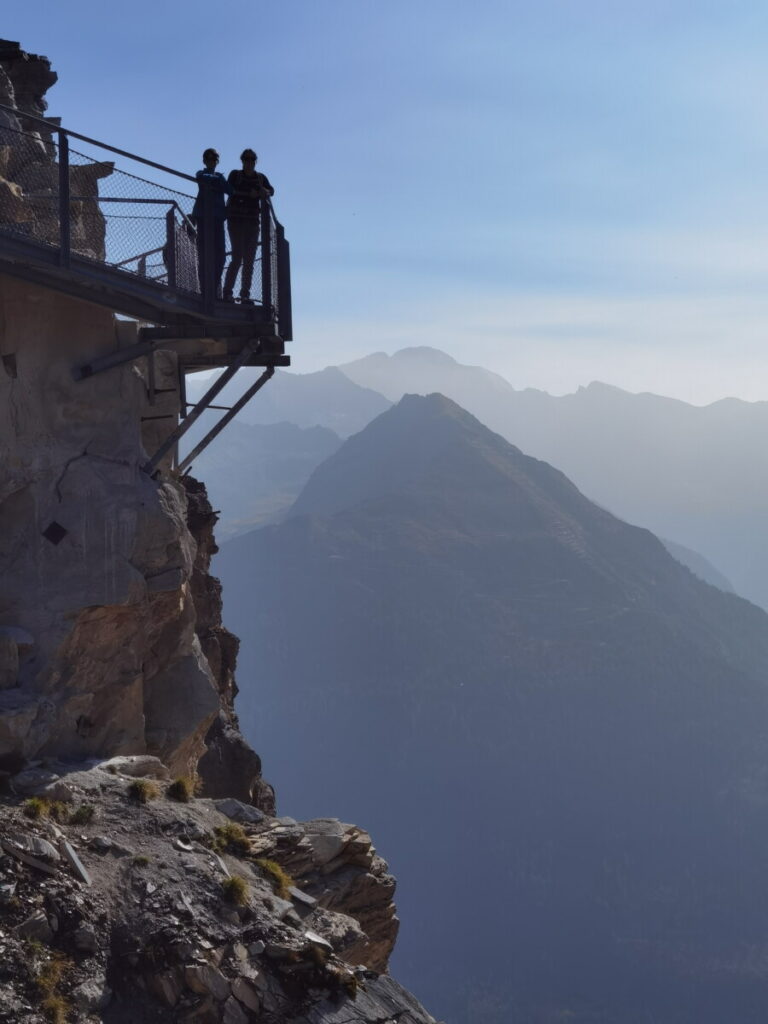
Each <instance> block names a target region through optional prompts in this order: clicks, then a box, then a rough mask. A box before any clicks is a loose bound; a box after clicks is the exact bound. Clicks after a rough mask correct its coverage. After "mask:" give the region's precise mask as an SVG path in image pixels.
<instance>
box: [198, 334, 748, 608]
mask: <svg viewBox="0 0 768 1024" xmlns="http://www.w3.org/2000/svg"><path fill="white" fill-rule="evenodd" d="M248 372H251V371H248ZM203 386H204V385H203V384H202V383H193V384H191V385H190V394H192V395H198V394H199V393H201V391H202V388H203ZM205 386H207V385H205ZM243 388H244V384H243V383H242V382H241V383H238V385H237V388H236V389H235V388H233V386H232V385H230V388H229V389H228V390H225V392H224V396H225V399H227V400H229V399H232V398H234V397H235V395H236V394H239V393H240V392H241V391H242V390H243ZM435 391H437V392H440V393H442V394H444V395H446V396H447V397H449V398H451V399H453V400H454V401H455V402H457V403H458V404H459V405H461V406H462V407H463V408H465V409H467V410H468V411H469V412H471V413H473V414H474V415H476V416H477V417H478V419H480V420H481V422H483V423H484V424H485V425H486V426H488V427H490V428H491V429H493V430H495V431H497V432H498V433H500V434H501V435H502V436H504V437H505V438H506V439H507V440H508V441H510V442H511V443H513V444H515V445H517V446H519V447H520V448H521V449H522V450H523V451H525V452H527V453H528V454H530V455H533V456H536V457H537V458H542V459H545V460H546V461H548V462H550V463H551V464H552V465H555V466H557V467H558V468H559V469H561V470H563V471H564V472H565V473H567V475H568V476H569V478H570V479H572V480H573V481H574V483H576V485H577V486H578V487H579V488H580V489H581V490H582V491H583V492H584V493H585V494H586V495H588V497H590V498H591V499H592V500H593V501H595V502H597V503H598V504H600V505H602V506H604V507H605V508H608V509H610V510H611V511H612V512H614V514H616V515H618V516H620V517H621V518H623V519H626V520H627V521H629V522H632V523H636V524H637V525H640V526H644V527H647V528H648V529H651V530H653V532H655V533H656V534H657V535H658V536H660V537H663V538H664V540H665V543H667V541H668V542H669V548H670V550H672V551H673V552H674V554H675V556H676V557H678V558H680V560H681V561H683V563H684V564H686V565H687V566H688V567H689V568H691V569H693V570H694V571H695V572H696V573H697V574H699V575H701V576H702V577H703V578H704V579H706V580H709V581H711V582H718V585H721V586H725V587H726V589H730V588H733V589H735V590H736V591H737V592H738V593H739V594H740V595H741V596H743V597H747V598H749V599H750V600H752V601H754V602H756V603H757V604H761V605H762V606H764V607H768V525H766V524H768V472H767V471H766V470H767V469H768V467H767V466H766V457H765V452H764V450H763V438H764V437H765V436H766V435H767V434H768V403H765V402H752V403H750V402H742V401H738V400H736V399H725V400H723V401H721V402H715V403H713V404H712V405H709V406H704V407H697V406H692V405H689V404H687V403H685V402H681V401H677V400H675V399H669V398H662V397H660V396H657V395H649V394H639V395H634V394H630V393H628V392H626V391H622V390H620V389H619V388H614V387H611V386H608V385H605V384H599V383H593V384H590V385H589V386H588V387H585V388H580V389H579V390H578V391H577V392H576V393H574V394H571V395H563V396H561V397H556V396H553V395H549V394H547V393H545V392H543V391H536V390H533V389H525V390H516V389H515V388H513V387H512V386H511V385H510V384H509V383H508V382H507V381H505V380H504V379H503V378H502V377H500V376H499V375H498V374H494V373H491V372H489V371H488V370H485V369H482V368H481V367H474V366H465V365H462V364H460V363H457V362H456V361H455V360H454V359H452V358H451V357H450V356H448V355H446V354H445V353H443V352H439V351H438V350H436V349H430V348H410V349H403V350H402V351H400V352H397V353H395V354H394V355H392V356H388V355H385V354H383V353H375V354H373V355H370V356H367V357H365V358H364V359H360V360H356V361H355V362H352V363H346V364H344V365H343V366H341V367H329V368H327V369H326V370H323V371H320V372H318V373H310V374H292V373H279V374H278V375H276V377H275V379H274V380H273V381H272V382H270V384H269V385H268V386H267V387H266V388H264V389H263V391H262V392H260V393H259V395H258V397H257V398H256V399H255V400H254V401H253V402H252V403H251V404H250V405H249V406H247V407H246V410H245V411H244V413H243V414H242V415H244V416H246V417H247V418H248V420H249V421H250V422H252V423H256V422H259V423H262V424H274V425H277V424H278V423H279V422H281V421H284V422H285V421H287V422H291V423H293V424H294V425H296V426H300V427H302V428H303V429H308V428H311V427H313V426H322V427H324V428H326V429H330V430H333V431H334V433H335V434H336V435H337V436H338V437H341V438H345V437H348V436H350V435H351V434H352V433H355V432H356V431H357V430H360V429H362V427H363V426H365V425H366V424H367V423H369V422H370V421H371V420H372V419H374V418H375V417H376V416H378V415H379V414H380V413H381V412H383V411H385V409H386V408H388V407H389V405H390V404H391V402H392V401H399V400H400V398H402V396H403V395H404V394H406V393H421V394H426V393H430V392H435ZM220 401H221V403H222V404H228V401H225V400H222V399H220ZM206 416H207V417H212V416H213V413H208V414H206ZM206 422H208V419H206ZM241 422H244V421H243V420H242V419H241ZM295 445H296V437H295V436H291V435H287V436H286V440H285V449H284V450H283V441H282V439H281V436H280V434H279V432H277V433H275V435H273V436H272V438H271V440H270V444H269V447H268V449H265V448H264V447H262V446H259V445H257V446H256V448H255V449H254V453H253V454H250V453H249V449H248V446H247V445H244V447H243V449H242V451H241V452H239V453H238V456H237V459H236V460H234V461H235V462H236V464H237V466H238V467H239V479H240V481H241V486H242V488H243V494H242V497H241V496H240V494H239V492H238V490H237V489H236V488H233V487H231V486H229V487H227V484H226V479H227V478H226V477H225V476H224V474H223V469H222V470H220V469H219V468H218V467H219V455H220V454H221V460H222V465H223V464H224V463H226V462H227V461H233V460H232V458H231V456H230V455H227V454H226V452H227V451H228V450H229V448H230V447H231V445H230V442H229V439H226V440H221V439H220V440H218V441H217V442H216V443H215V444H214V445H213V446H212V447H211V448H210V449H209V450H208V451H207V452H206V454H205V455H204V456H203V457H202V460H197V462H196V470H197V471H198V472H200V473H201V475H203V476H205V477H206V479H208V480H210V483H211V492H212V496H213V500H214V502H215V504H216V505H217V507H219V508H221V509H222V533H223V535H226V536H233V535H234V534H236V533H240V532H243V531H244V530H245V529H248V528H249V526H252V525H256V524H258V523H262V522H265V521H268V520H269V519H270V518H271V517H274V516H276V515H280V514H281V513H282V512H283V511H284V510H285V509H286V508H287V506H288V504H289V502H290V500H291V499H292V498H293V497H294V496H295V495H297V494H298V493H299V491H300V490H301V488H302V487H303V485H304V484H305V483H306V481H307V480H308V479H309V476H310V474H311V472H312V471H313V470H314V469H315V468H316V466H317V465H319V463H320V462H321V461H322V459H323V458H324V457H325V454H327V452H326V450H325V449H322V450H321V449H318V448H316V447H315V446H314V445H313V444H308V443H303V444H302V447H303V448H304V455H303V456H302V457H301V458H299V459H297V458H295V457H294V453H295ZM312 451H315V455H314V456H312ZM265 458H267V459H274V460H276V461H277V462H279V463H280V464H281V465H282V467H283V471H287V470H288V467H291V468H290V473H291V480H290V481H288V480H286V479H283V480H282V482H281V483H280V484H279V485H276V486H275V488H274V490H273V491H272V492H269V488H268V487H267V486H266V481H264V471H263V469H262V466H261V462H262V460H264V459H265ZM281 472H282V471H281ZM249 475H250V476H253V477H255V478H257V479H259V480H260V481H262V482H263V483H260V484H259V496H258V499H257V507H256V508H255V510H254V507H253V502H252V500H251V498H250V497H249V496H248V493H247V492H249V491H250V489H251V484H250V483H249V482H248V478H249ZM220 477H224V479H223V480H222V483H223V484H224V487H225V489H226V496H225V497H224V496H222V497H221V498H218V497H217V490H218V489H219V487H220V484H219V479H220ZM223 494H224V492H223V491H222V495H223ZM688 550H692V552H693V553H692V555H688V554H687V553H686V552H687V551H688Z"/></svg>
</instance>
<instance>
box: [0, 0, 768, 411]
mask: <svg viewBox="0 0 768 1024" xmlns="http://www.w3.org/2000/svg"><path fill="white" fill-rule="evenodd" d="M3 35H4V36H5V37H6V38H10V39H16V40H18V41H20V42H21V44H22V46H23V47H24V48H25V49H27V50H29V51H31V52H36V53H44V54H46V55H47V56H48V57H50V58H51V60H52V62H53V65H54V68H55V69H56V70H57V71H58V73H59V83H58V84H57V85H56V86H55V87H54V88H53V89H52V90H51V91H50V92H49V94H48V97H49V114H51V115H55V116H60V117H62V118H63V123H64V124H65V126H67V127H69V128H72V129H74V130H77V131H80V132H82V133H84V134H86V135H91V136H94V137H96V138H99V139H103V140H104V141H107V142H111V143H113V144H116V145H118V146H121V147H123V148H126V149H128V150H131V151H134V152H137V153H140V154H142V155H144V156H148V157H150V158H152V159H155V160H157V161H158V162H161V163H164V164H168V165H170V166H173V167H178V168H179V169H184V170H189V171H191V172H194V170H195V169H197V167H199V166H200V153H201V151H202V149H203V148H205V147H206V146H209V145H213V146H216V147H217V148H218V149H219V151H220V153H221V154H222V166H221V169H223V170H225V171H226V170H228V169H230V168H231V167H235V166H237V165H238V160H237V156H238V154H239V153H240V150H241V149H242V148H243V147H244V146H253V147H254V148H255V149H256V150H257V151H258V153H259V167H260V169H261V170H263V171H264V172H265V173H266V174H267V175H268V176H269V178H270V180H271V181H272V183H273V185H274V186H275V190H276V195H275V207H276V210H277V214H278V216H279V218H280V220H281V221H282V222H283V224H284V225H285V228H286V234H287V237H288V238H289V239H290V242H291V253H292V266H293V300H294V337H295V340H294V342H293V344H292V346H291V354H292V356H293V365H294V369H295V370H296V371H299V372H308V371H312V370H316V369H320V368H322V367H323V366H326V365H332V364H337V363H340V362H344V361H346V360H349V359H353V358H356V357H358V356H362V355H365V354H367V353H369V352H372V351H387V352H392V351H395V350H397V349H399V348H403V347H406V346H409V345H432V346H435V347H437V348H441V349H443V350H444V351H446V352H449V353H450V354H451V355H453V356H454V357H455V358H457V359H459V360H460V361H461V362H467V363H475V364H480V365H483V366H486V367H488V368H489V369H492V370H495V371H496V372H498V373H501V374H502V375H504V376H505V377H506V378H507V379H508V380H509V381H510V382H511V383H512V384H513V385H514V386H515V387H518V388H524V387H538V388H543V389H544V390H547V391H550V392H552V393H555V394H562V393H565V392H568V391H573V390H575V389H576V388H577V387H578V386H579V385H584V384H588V383H589V382H590V381H592V380H602V381H605V382H607V383H610V384H614V385H617V386H619V387H624V388H626V389H628V390H630V391H655V392H658V393H661V394H666V395H673V396H675V397H679V398H683V399H685V400H688V401H692V402H695V403H705V402H709V401H713V400H716V399H718V398H722V397H725V396H737V397H742V398H745V399H748V400H758V399H768V190H767V189H766V181H765V178H766V168H768V159H766V157H767V156H768V152H767V151H768V106H767V105H766V100H765V97H766V96H768V63H766V61H765V48H766V43H767V42H768V6H766V5H765V4H764V3H760V2H757V0H755V2H753V0H750V2H742V0H730V2H729V3H728V4H726V3H723V2H722V0H719V2H717V3H712V2H709V0H696V2H695V3H694V2H679V0H666V2H663V3H662V2H658V0H643V2H642V3H641V2H634V0H622V2H619V3H617V2H615V0H611V2H609V0H578V2H576V0H537V2H536V3H535V4H534V3H533V2H531V0H526V2H525V3H523V2H518V0H504V2H501V0H474V2H473V3H472V4H471V5H470V4H468V3H467V2H466V0H462V2H457V0H408V2H405V0H388V2H386V3H384V2H381V0H280V2H279V3H278V2H274V0H271V2H264V0H230V2H228V3H227V4H226V5H218V6H217V5H213V4H211V3H210V2H206V3H202V2H198V0H186V2H185V3H181V2H179V0H163V2H162V3H158V2H153V3H149V2H148V0H133V2H132V3H130V4H125V5H108V6H107V7H105V6H104V5H103V3H98V4H97V3H96V2H93V0H68V2H67V3H66V4H64V3H61V2H60V0H38V2H37V3H35V4H34V5H26V6H25V5H18V4H17V5H14V10H13V11H12V12H11V11H9V12H6V15H5V18H4V26H3ZM118 165H119V161H118Z"/></svg>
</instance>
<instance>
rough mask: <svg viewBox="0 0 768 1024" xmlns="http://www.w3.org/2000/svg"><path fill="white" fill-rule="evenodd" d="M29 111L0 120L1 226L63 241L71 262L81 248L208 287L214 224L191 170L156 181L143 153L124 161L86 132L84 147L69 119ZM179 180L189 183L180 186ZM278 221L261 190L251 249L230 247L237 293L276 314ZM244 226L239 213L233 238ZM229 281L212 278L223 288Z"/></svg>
mask: <svg viewBox="0 0 768 1024" xmlns="http://www.w3.org/2000/svg"><path fill="white" fill-rule="evenodd" d="M28 120H29V122H30V123H32V122H33V121H35V124H36V130H33V131H29V130H23V129H21V128H17V127H14V126H9V125H8V124H7V123H0V234H2V233H6V234H10V235H13V236H15V237H17V238H20V239H27V240H29V241H32V242H36V243H41V244H42V245H44V246H45V247H50V248H52V249H58V250H59V258H60V261H61V262H62V264H63V265H65V266H66V265H68V263H69V259H70V256H73V257H78V258H79V259H81V260H82V259H85V260H88V261H92V262H94V263H99V264H102V265H104V266H107V267H110V268H112V269H114V270H118V271H120V272H121V273H125V274H129V275H131V276H133V277H138V278H141V279H143V280H146V281H148V282H154V283H155V284H157V285H160V286H163V287H166V288H168V289H171V290H173V291H175V292H181V293H186V294H196V293H197V294H199V293H200V292H201V291H202V290H203V288H202V286H203V285H204V283H205V274H204V273H203V268H204V266H206V265H207V264H206V263H205V260H207V259H208V256H207V254H205V252H204V245H203V242H204V240H205V237H206V232H205V230H204V228H205V225H204V224H203V223H202V219H201V218H200V219H197V220H196V219H195V218H194V217H193V215H192V211H193V208H194V206H195V197H194V196H193V195H191V194H190V193H189V192H188V191H185V190H184V189H185V188H186V187H190V188H191V190H192V191H194V188H195V183H194V182H193V181H191V180H190V178H189V176H187V175H184V174H180V173H178V172H173V171H171V170H170V169H168V168H162V167H160V165H155V166H157V167H158V168H159V170H160V171H161V172H162V174H163V175H164V176H165V178H166V180H167V181H168V182H169V183H170V184H159V183H157V182H155V181H150V180H148V179H147V178H145V177H144V176H143V173H132V171H133V169H134V167H135V168H136V169H137V170H139V171H140V172H143V170H144V168H145V167H147V166H148V163H147V161H143V160H142V158H140V157H132V156H131V155H130V154H122V156H121V162H122V161H123V159H125V162H126V163H128V165H129V166H130V167H131V171H129V170H126V169H125V168H124V167H117V166H116V165H115V160H114V155H115V154H114V153H113V151H111V150H110V148H109V147H103V146H101V144H99V143H96V142H94V141H93V140H85V139H83V138H82V137H79V138H80V140H81V141H80V142H79V143H78V145H79V146H80V147H82V146H83V143H85V144H86V145H85V148H86V149H87V150H88V152H85V151H83V148H74V147H73V146H72V145H71V144H70V139H71V138H72V136H71V133H68V132H66V131H65V130H64V129H59V128H58V127H57V126H55V125H52V124H46V123H44V122H41V121H40V122H38V121H36V119H32V118H29V119H28ZM14 123H15V124H18V123H19V122H18V121H15V122H14ZM24 125H25V127H26V122H24ZM177 180H178V182H179V184H180V186H181V187H180V188H174V187H173V184H174V183H175V182H176V181H177ZM203 207H204V208H205V204H203ZM219 224H220V222H219ZM278 229H279V225H278V223H277V221H276V219H275V216H274V211H273V209H272V205H271V203H269V202H268V201H265V200H262V203H261V213H260V216H259V217H258V218H254V219H253V221H251V223H250V229H249V233H247V237H245V236H242V237H241V238H240V243H241V244H240V247H239V251H240V252H241V255H242V256H243V258H242V259H241V260H240V261H236V262H235V264H234V265H233V261H232V254H231V246H230V245H228V246H227V248H228V250H230V251H228V252H227V254H226V255H227V267H230V266H231V268H232V269H231V271H230V274H229V276H228V277H226V282H227V291H228V293H232V294H233V295H234V297H235V298H238V297H239V298H240V300H241V301H244V302H251V303H254V304H257V305H258V304H261V305H264V306H265V307H266V308H267V309H268V310H269V311H270V314H274V315H277V313H278V292H279V288H278V283H279V275H280V273H281V262H280V258H279V255H280V254H279V237H280V238H281V237H282V234H281V230H282V229H280V231H278ZM236 230H237V225H236V224H234V223H233V224H232V225H231V226H230V230H229V232H228V236H229V239H232V238H233V237H234V234H233V232H235V231H236ZM278 236H279V237H278ZM220 251H221V250H219V252H220ZM235 271H237V272H236V273H235ZM208 273H210V268H209V270H208ZM286 273H287V268H284V269H283V276H285V274H286ZM209 280H210V279H209ZM222 284H223V281H222V280H218V281H217V280H214V281H213V287H214V289H215V292H216V295H217V297H220V296H221V288H222ZM284 292H285V289H284ZM206 294H208V296H209V298H210V293H206ZM286 294H287V295H288V296H289V295H290V290H288V291H287V293H286ZM227 297H229V295H227ZM207 301H208V299H206V302H207Z"/></svg>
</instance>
